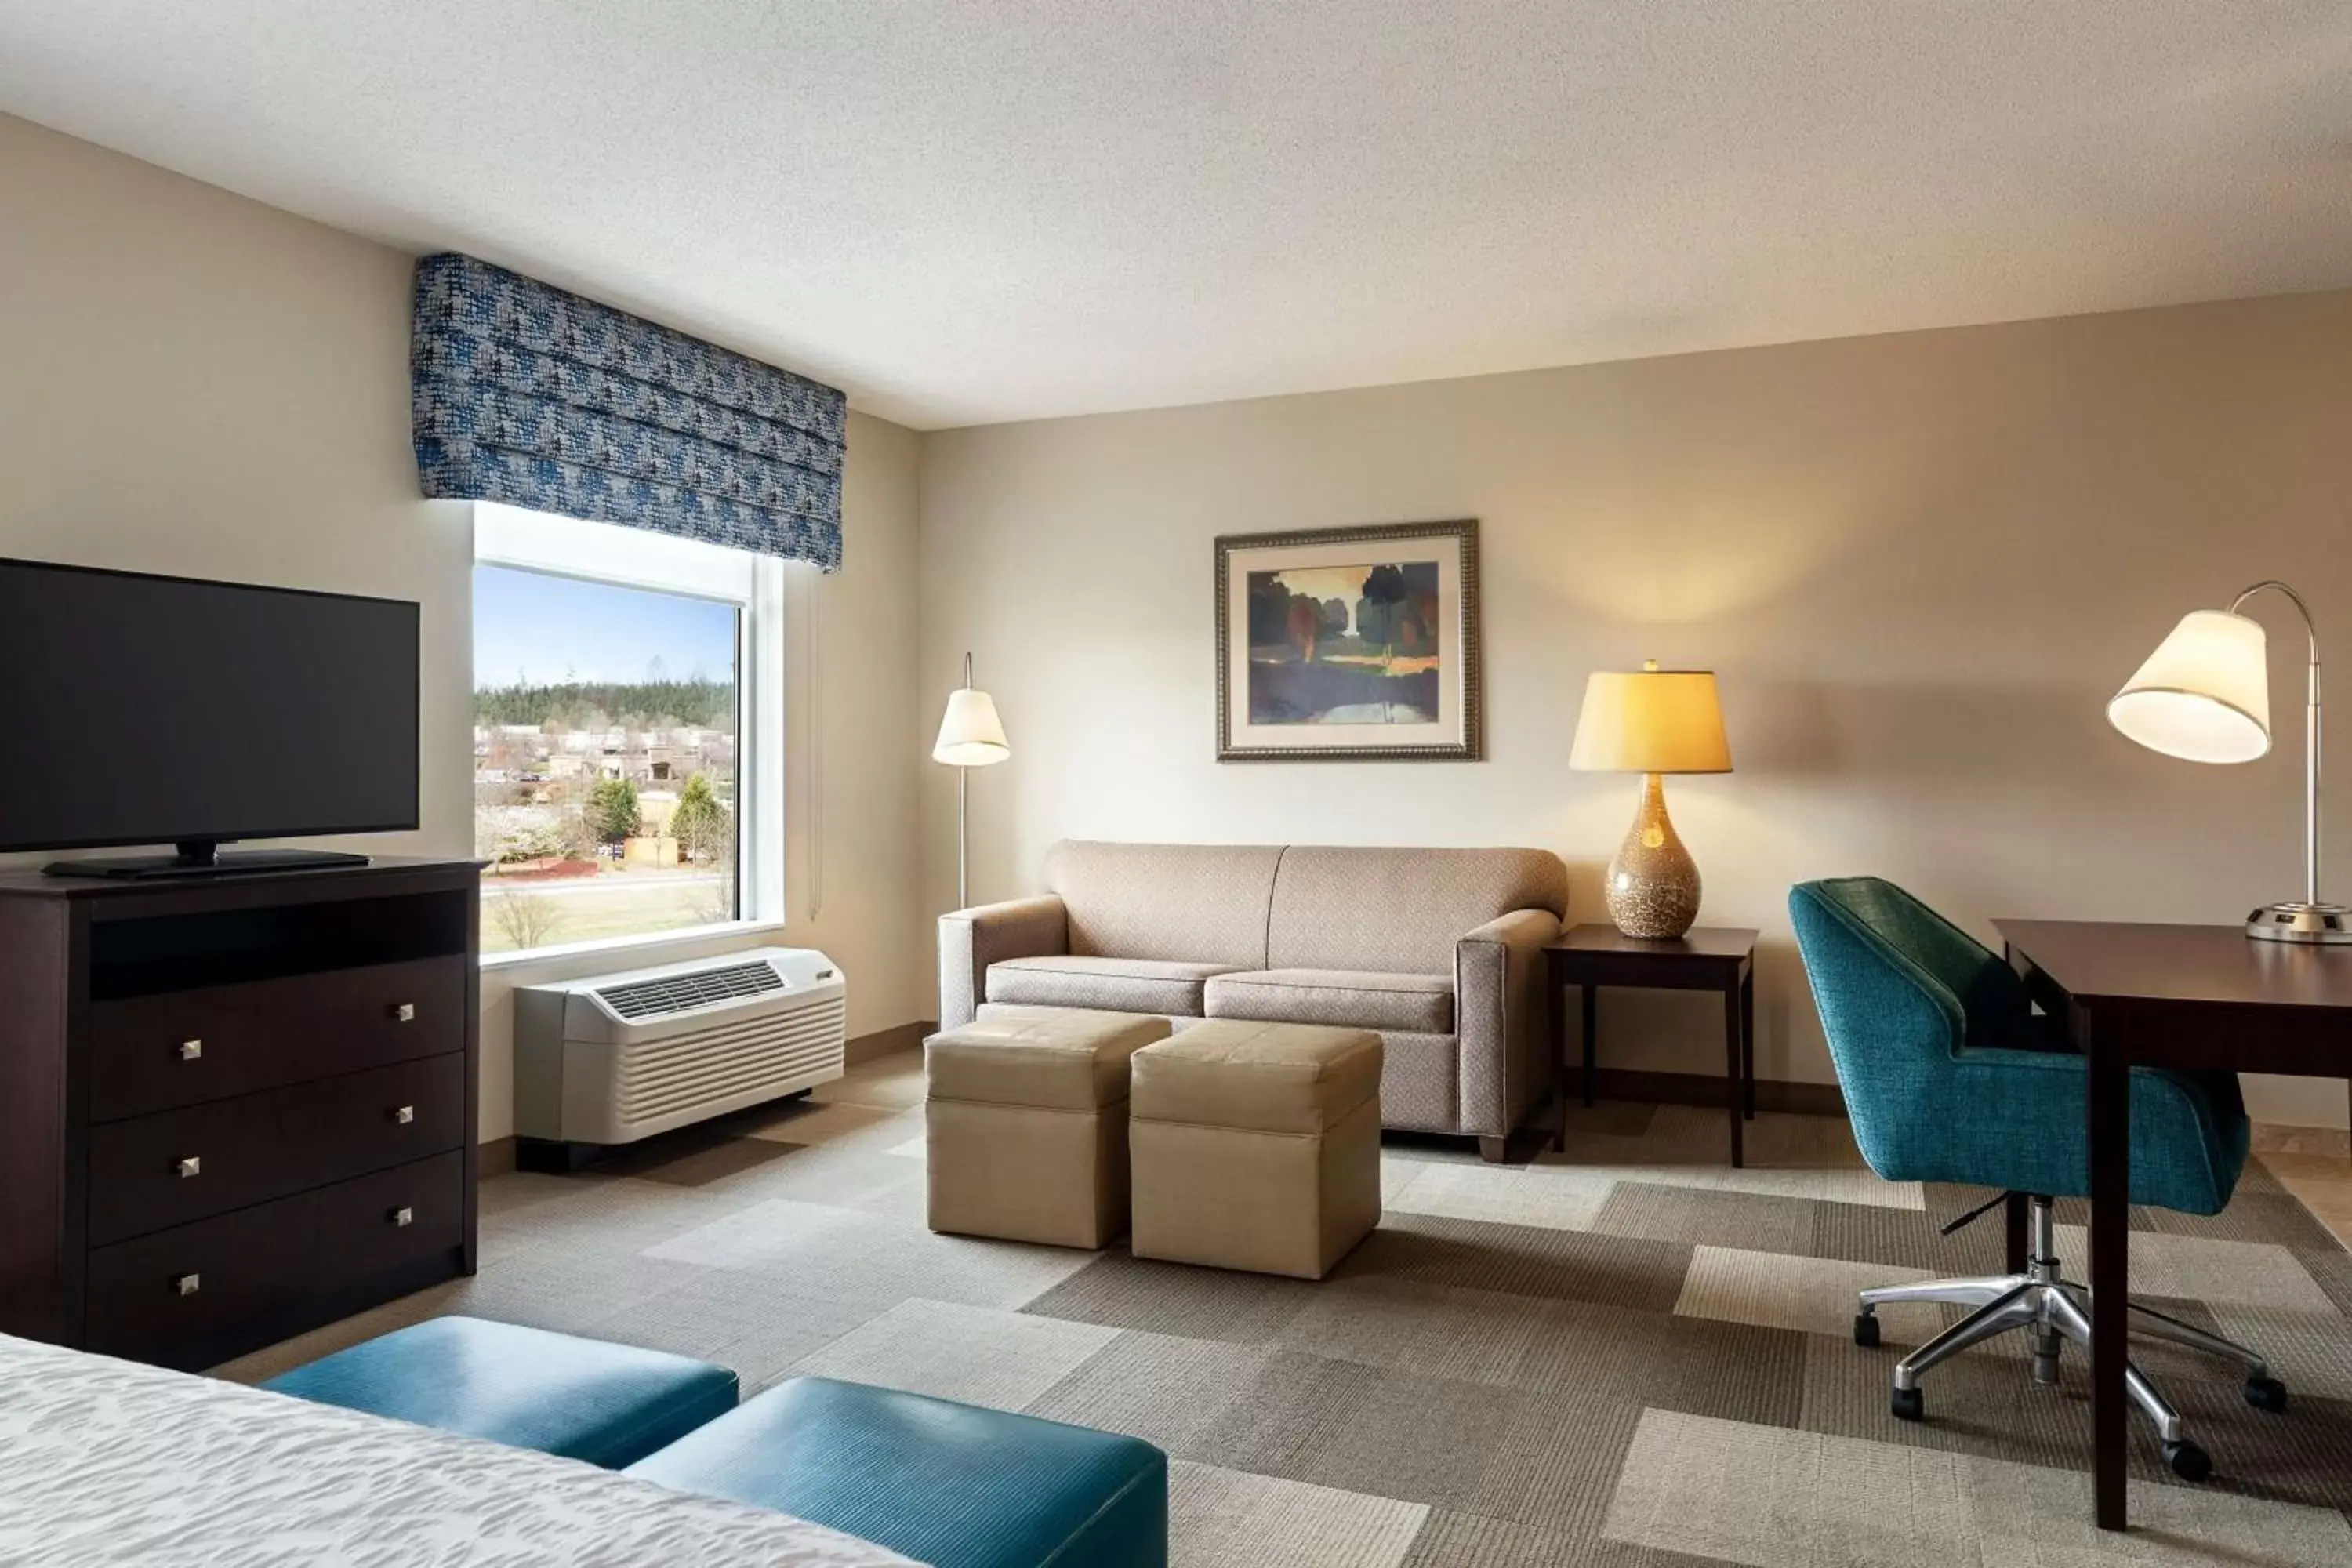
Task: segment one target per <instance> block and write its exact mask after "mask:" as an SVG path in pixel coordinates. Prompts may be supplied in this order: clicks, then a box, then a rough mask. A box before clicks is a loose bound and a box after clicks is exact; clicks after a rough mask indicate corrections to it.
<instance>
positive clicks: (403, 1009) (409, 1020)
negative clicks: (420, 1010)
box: [392, 1002, 416, 1024]
mask: <svg viewBox="0 0 2352 1568" xmlns="http://www.w3.org/2000/svg"><path fill="white" fill-rule="evenodd" d="M392 1021H393V1022H394V1023H395V1024H414V1023H415V1022H416V1004H415V1003H414V1002H403V1003H402V1004H401V1005H399V1006H397V1007H394V1009H393V1010H392Z"/></svg>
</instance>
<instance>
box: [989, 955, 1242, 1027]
mask: <svg viewBox="0 0 2352 1568" xmlns="http://www.w3.org/2000/svg"><path fill="white" fill-rule="evenodd" d="M1232 968H1234V965H1232V964H1227V963H1172V962H1170V961H1168V960H1165V959H1152V958H1090V957H1068V958H1063V957H1054V958H1005V959H999V960H998V961H997V962H996V963H992V964H990V965H989V966H988V999H989V1000H990V1001H991V1002H1018V1003H1025V1004H1028V1005H1031V1006H1037V1007H1091V1008H1094V1009H1096V1010H1097V1011H1100V1012H1106V1013H1159V1014H1162V1015H1182V1016H1190V1017H1194V1018H1198V1017H1200V1016H1202V1010H1201V988H1202V985H1204V984H1207V982H1208V979H1209V977H1210V976H1211V975H1213V974H1223V973H1226V972H1228V971H1229V970H1231V969H1232Z"/></svg>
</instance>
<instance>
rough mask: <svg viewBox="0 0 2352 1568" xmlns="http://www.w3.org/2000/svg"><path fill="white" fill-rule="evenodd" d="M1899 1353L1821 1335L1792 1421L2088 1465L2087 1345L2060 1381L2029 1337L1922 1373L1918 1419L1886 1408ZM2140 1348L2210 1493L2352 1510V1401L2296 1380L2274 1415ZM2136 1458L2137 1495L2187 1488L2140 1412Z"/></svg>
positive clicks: (2183, 1357)
mask: <svg viewBox="0 0 2352 1568" xmlns="http://www.w3.org/2000/svg"><path fill="white" fill-rule="evenodd" d="M1896 1353H1897V1352H1892V1351H1865V1350H1861V1349H1858V1348H1856V1347H1855V1346H1854V1345H1853V1344H1852V1343H1851V1342H1840V1341H1834V1340H1831V1339H1828V1338H1815V1339H1813V1340H1812V1341H1811V1342H1810V1344H1809V1346H1808V1348H1807V1353H1806V1358H1805V1389H1804V1403H1803V1409H1802V1412H1801V1415H1800V1417H1799V1419H1798V1420H1797V1421H1795V1422H1792V1423H1790V1425H1791V1426H1801V1427H1803V1428H1804V1429H1805V1430H1807V1431H1814V1432H1822V1433H1827V1434H1832V1435H1835V1436H1847V1437H1863V1438H1868V1439H1871V1440H1873V1441H1875V1442H1880V1443H1886V1444H1893V1445H1896V1446H1901V1447H1926V1448H1937V1449H1942V1450H1946V1451H1948V1452H1954V1453H1962V1454H1969V1455H1975V1456H1979V1457H1981V1458H2001V1459H2011V1460H2016V1461H2019V1462H2021V1463H2024V1464H2030V1465H2041V1466H2049V1467H2053V1468H2060V1469H2068V1470H2074V1471H2077V1472H2080V1471H2082V1470H2084V1469H2086V1468H2087V1458H2086V1457H2087V1456H2088V1455H2089V1453H2090V1451H2091V1404H2090V1384H2089V1379H2088V1365H2087V1363H2086V1361H2085V1359H2084V1357H2083V1356H2082V1354H2081V1353H2080V1352H2075V1351H2073V1350H2071V1349H2070V1350H2069V1351H2068V1352H2067V1353H2066V1354H2065V1356H2064V1357H2063V1359H2062V1361H2061V1362H2060V1379H2059V1383H2058V1385H2057V1386H2056V1387H2044V1386H2042V1385H2041V1384H2036V1383H2035V1382H2033V1380H2032V1376H2031V1375H2030V1373H2029V1370H2028V1362H2027V1358H2026V1345H2025V1341H2024V1339H2023V1337H2022V1336H2021V1335H2005V1336H2003V1337H2002V1338H2001V1339H2000V1340H1998V1341H1995V1342H1992V1343H1991V1344H1989V1345H1987V1346H1985V1347H1982V1348H1981V1349H1980V1350H1979V1351H1977V1352H1971V1353H1969V1354H1968V1355H1962V1356H1956V1357H1954V1358H1953V1359H1952V1360H1950V1361H1948V1362H1945V1363H1943V1364H1942V1365H1940V1366H1937V1368H1935V1369H1934V1370H1933V1371H1932V1372H1930V1373H1928V1374H1927V1377H1926V1378H1925V1379H1924V1380H1923V1381H1922V1383H1921V1385H1920V1386H1921V1388H1922V1390H1923V1392H1924V1394H1925V1397H1926V1403H1927V1419H1926V1420H1924V1421H1918V1422H1911V1421H1898V1420H1896V1419H1895V1417H1894V1416H1893V1415H1891V1414H1890V1413H1889V1411H1888V1408H1887V1398H1888V1394H1887V1389H1888V1381H1887V1380H1888V1377H1889V1374H1890V1373H1892V1372H1893V1370H1894V1364H1895V1355H1896ZM2132 1355H2133V1359H2134V1360H2135V1361H2137V1362H2138V1363H2140V1364H2141V1365H2142V1367H2143V1368H2144V1369H2145V1370H2146V1371H2147V1373H2148V1375H2149V1376H2150V1377H2151V1378H2153V1379H2154V1380H2155V1382H2156V1384H2157V1385H2158V1388H2159V1389H2161V1390H2162V1391H2163V1393H2164V1394H2165V1396H2166V1397H2167V1398H2168V1399H2170V1400H2171V1401H2172V1402H2173V1404H2174V1405H2176V1406H2177V1407H2178V1408H2179V1411H2180V1413H2181V1415H2182V1417H2183V1418H2184V1420H2185V1421H2186V1422H2187V1424H2188V1426H2189V1432H2190V1434H2191V1436H2194V1437H2195V1438H2196V1440H2197V1441H2198V1443H2199V1444H2200V1445H2201V1446H2202V1447H2204V1448H2205V1449H2206V1450H2207V1451H2208V1452H2210V1454H2211V1455H2212V1456H2213V1463H2214V1469H2215V1473H2214V1477H2213V1479H2212V1480H2210V1482H2208V1483H2206V1486H2205V1489H2207V1490H2213V1491H2221V1492H2231V1493H2237V1494H2242V1495H2245V1496H2249V1497H2255V1498H2263V1499H2271V1500H2284V1501H2289V1502H2294V1503H2301V1504H2308V1505H2311V1506H2315V1507H2321V1508H2336V1509H2341V1508H2347V1507H2352V1405H2346V1404H2344V1403H2342V1402H2339V1401H2336V1400H2330V1399H2326V1398H2322V1397H2318V1396H2316V1395H2312V1396H2306V1395H2305V1394H2302V1393H2299V1392H2293V1391H2292V1385H2290V1390H2291V1394H2290V1397H2291V1400H2292V1403H2291V1405H2290V1407H2289V1409H2288V1411H2287V1412H2286V1413H2285V1414H2284V1415H2271V1414H2269V1413H2267V1412H2263V1411H2259V1410H2255V1409H2253V1408H2252V1406H2250V1405H2247V1404H2246V1402H2245V1399H2244V1396H2243V1394H2242V1391H2241V1383H2240V1380H2239V1379H2238V1378H2237V1377H2236V1376H2235V1375H2234V1374H2232V1373H2231V1372H2230V1371H2229V1369H2228V1368H2227V1367H2226V1366H2224V1365H2222V1364H2221V1363H2217V1362H2215V1361H2212V1360H2210V1359H2208V1358H2206V1357H2203V1356H2199V1355H2195V1354H2192V1353H2190V1352H2184V1351H2178V1350H2173V1349H2170V1348H2168V1347H2165V1346H2161V1345H2156V1344H2152V1343H2149V1342H2146V1341H2142V1340H2134V1341H2133V1342H2132ZM2128 1456H2129V1464H2130V1472H2131V1476H2132V1482H2133V1490H2134V1496H2135V1497H2137V1495H2139V1492H2140V1490H2141V1489H2142V1488H2143V1486H2146V1487H2177V1486H2179V1482H2177V1481H2175V1480H2174V1479H2173V1477H2172V1476H2171V1473H2170V1472H2169V1471H2168V1470H2167V1469H2166V1468H2164V1461H2163V1458H2162V1456H2161V1455H2160V1454H2159V1452H2158V1446H2157V1442H2156V1439H2155V1437H2154V1436H2153V1432H2152V1429H2151V1428H2150V1427H2149V1426H2147V1423H2146V1422H2145V1421H2143V1420H2142V1419H2141V1418H2140V1417H2139V1416H2138V1415H2134V1416H2133V1417H2132V1428H2131V1442H2130V1446H2129V1448H2128ZM2347 1561H2352V1559H2347Z"/></svg>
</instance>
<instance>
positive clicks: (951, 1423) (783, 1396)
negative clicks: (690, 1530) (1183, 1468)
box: [628, 1377, 1168, 1568]
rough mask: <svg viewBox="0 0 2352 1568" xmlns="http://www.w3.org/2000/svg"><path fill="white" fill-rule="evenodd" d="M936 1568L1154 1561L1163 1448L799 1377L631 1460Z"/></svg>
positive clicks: (1164, 1542)
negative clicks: (657, 1448)
mask: <svg viewBox="0 0 2352 1568" xmlns="http://www.w3.org/2000/svg"><path fill="white" fill-rule="evenodd" d="M628 1473H629V1474H630V1475H633V1476H636V1477H640V1478H642V1479H646V1480H649V1481H658V1482H660V1483H662V1484H663V1485H665V1486H672V1487H676V1488H677V1489H680V1490H681V1491H692V1492H702V1493H705V1494H707V1495H709V1496H712V1497H722V1498H731V1499H733V1500H736V1501H738V1502H747V1503H751V1504H753V1505H754V1506H757V1507H761V1508H772V1509H779V1510H782V1511H783V1512H785V1513H789V1514H793V1515H796V1516H797V1517H799V1518H802V1519H805V1520H808V1521H812V1522H814V1523H817V1524H824V1525H830V1526H831V1527H833V1528H834V1529H835V1530H839V1531H846V1532H848V1533H849V1534H851V1535H856V1536H860V1537H862V1538H864V1539H865V1540H867V1541H871V1542H874V1543H875V1544H877V1545H878V1546H887V1547H888V1548H889V1549H890V1550H891V1551H893V1552H903V1553H905V1554H906V1555H907V1556H908V1557H912V1558H914V1559H916V1560H917V1561H919V1562H922V1563H930V1564H933V1565H934V1568H1039V1565H1040V1564H1042V1563H1053V1564H1055V1568H1078V1565H1079V1564H1084V1565H1086V1568H1165V1565H1166V1563H1167V1562H1168V1457H1167V1456H1166V1455H1165V1454H1162V1453H1161V1452H1160V1450H1159V1449H1157V1448H1155V1447H1152V1446H1151V1445H1150V1444H1149V1443H1146V1442H1142V1441H1140V1440H1139V1439H1137V1438H1134V1437H1122V1436H1116V1435H1114V1434H1112V1433H1108V1432H1096V1431H1091V1430H1089V1429H1088V1428H1087V1427H1084V1426H1064V1425H1063V1424H1062V1423H1060V1422H1058V1421H1043V1420H1040V1419H1038V1418H1037V1417H1036V1416H1034V1415H1010V1414H1007V1413H1006V1412H1004V1411H1001V1410H982V1409H980V1408H978V1407H976V1406H974V1405H957V1404H952V1403H950V1401H948V1400H944V1399H930V1398H927V1397H925V1396H924V1395H922V1394H901V1393H898V1392H897V1391H895V1390H892V1389H887V1388H869V1387H867V1386H866V1385H865V1384H856V1383H835V1382H834V1381H833V1380H832V1379H830V1378H822V1377H800V1378H793V1379H792V1380H791V1381H789V1382H786V1383H782V1384H777V1385H776V1386H775V1387H774V1388H772V1389H770V1390H768V1392H766V1393H765V1394H760V1395H758V1396H756V1397H755V1398H752V1399H749V1400H746V1401H745V1402H744V1403H743V1404H742V1405H739V1406H738V1407H737V1408H735V1409H734V1410H731V1411H730V1412H728V1413H727V1414H726V1415H721V1416H719V1418H718V1419H717V1420H715V1421H713V1422H711V1423H710V1424H709V1426H703V1427H700V1428H698V1429H697V1430H695V1431H693V1432H690V1433H688V1435H687V1436H683V1437H681V1438H679V1439H678V1440H677V1442H675V1443H673V1444H671V1445H670V1446H669V1447H667V1448H664V1449H663V1450H662V1451H661V1452H660V1453H658V1454H655V1455H653V1456H651V1457H650V1458H645V1459H641V1460H639V1461H638V1462H637V1463H635V1464H634V1465H631V1466H630V1467H629V1468H628Z"/></svg>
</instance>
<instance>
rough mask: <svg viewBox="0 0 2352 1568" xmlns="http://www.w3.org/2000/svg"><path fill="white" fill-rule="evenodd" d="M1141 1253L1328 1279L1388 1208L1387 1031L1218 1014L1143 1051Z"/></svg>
mask: <svg viewBox="0 0 2352 1568" xmlns="http://www.w3.org/2000/svg"><path fill="white" fill-rule="evenodd" d="M1129 1068H1130V1071H1131V1074H1132V1078H1133V1087H1132V1089H1131V1090H1130V1099H1129V1103H1128V1147H1129V1156H1130V1158H1131V1159H1132V1161H1133V1163H1134V1183H1135V1192H1134V1198H1133V1205H1134V1226H1133V1235H1132V1237H1131V1238H1130V1241H1129V1245H1130V1246H1131V1247H1133V1249H1134V1252H1135V1255H1136V1256H1137V1257H1138V1258H1167V1259H1170V1260H1171V1261H1173V1262H1178V1263H1206V1264H1210V1265H1213V1266H1214V1267H1216V1268H1247V1269H1253V1270H1255V1271H1256V1272H1258V1273H1262V1274H1292V1275H1297V1276H1298V1277H1300V1278H1302V1279H1321V1278H1322V1277H1323V1276H1324V1275H1326V1274H1328V1273H1329V1272H1330V1271H1331V1268H1332V1266H1333V1265H1334V1264H1336V1263H1338V1262H1339V1259H1340V1258H1344V1257H1346V1256H1347V1255H1348V1252H1349V1248H1351V1247H1354V1246H1355V1245H1356V1243H1358V1242H1360V1241H1361V1240H1362V1239H1363V1238H1364V1237H1365V1236H1366V1235H1368V1234H1369V1233H1370V1231H1371V1228H1372V1227H1373V1226H1376V1225H1378V1224H1379V1223H1380V1218H1381V1037H1379V1036H1378V1035H1375V1034H1373V1033H1372V1032H1371V1031H1370V1030H1368V1029H1334V1028H1324V1027H1321V1026H1313V1025H1305V1024H1263V1023H1254V1022H1249V1021H1246V1020H1243V1019H1238V1018H1212V1019H1210V1020H1208V1021H1207V1022H1205V1023H1201V1024H1195V1025H1193V1026H1191V1027H1190V1028H1187V1029H1184V1030H1182V1031H1181V1032H1179V1033H1177V1034H1175V1035H1173V1036H1171V1037H1169V1038H1167V1039H1165V1040H1162V1041H1160V1043H1159V1044H1157V1045H1152V1046H1147V1047H1144V1048H1143V1049H1142V1050H1139V1051H1138V1052H1136V1053H1135V1058H1134V1059H1133V1061H1132V1062H1131V1063H1129Z"/></svg>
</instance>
